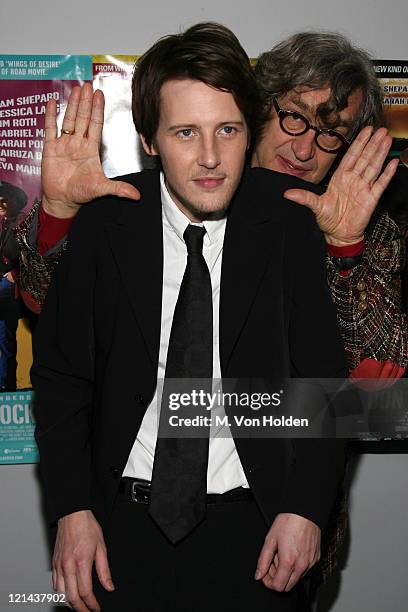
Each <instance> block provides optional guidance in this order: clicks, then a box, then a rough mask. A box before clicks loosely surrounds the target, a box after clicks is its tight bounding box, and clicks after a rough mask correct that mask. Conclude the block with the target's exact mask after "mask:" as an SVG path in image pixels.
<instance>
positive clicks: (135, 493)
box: [130, 482, 149, 504]
mask: <svg viewBox="0 0 408 612" xmlns="http://www.w3.org/2000/svg"><path fill="white" fill-rule="evenodd" d="M137 487H138V483H137V482H132V486H131V488H130V497H131V498H132V501H134V502H139V503H141V504H147V503H148V502H149V500H148V495H147V493H144V492H143V491H140V489H139V490H138V489H137Z"/></svg>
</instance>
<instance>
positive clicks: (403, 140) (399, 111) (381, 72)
mask: <svg viewBox="0 0 408 612" xmlns="http://www.w3.org/2000/svg"><path fill="white" fill-rule="evenodd" d="M374 70H375V72H376V74H377V77H378V78H379V80H380V83H381V85H382V88H383V94H384V113H385V117H386V122H387V126H388V129H389V130H390V134H391V136H392V137H393V139H394V140H393V146H392V155H393V156H398V157H399V158H400V159H401V161H402V162H403V163H404V164H405V165H407V166H408V60H404V61H399V60H375V61H374Z"/></svg>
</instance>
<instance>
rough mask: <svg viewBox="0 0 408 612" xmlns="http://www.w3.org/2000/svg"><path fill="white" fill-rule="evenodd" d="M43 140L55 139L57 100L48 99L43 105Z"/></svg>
mask: <svg viewBox="0 0 408 612" xmlns="http://www.w3.org/2000/svg"><path fill="white" fill-rule="evenodd" d="M44 124H45V142H50V141H51V140H55V138H56V137H57V101H56V100H54V99H52V100H48V102H47V106H46V107H45V122H44Z"/></svg>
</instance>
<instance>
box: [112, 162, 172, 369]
mask: <svg viewBox="0 0 408 612" xmlns="http://www.w3.org/2000/svg"><path fill="white" fill-rule="evenodd" d="M152 175H153V176H152ZM148 178H149V179H151V180H148V181H147V182H145V180H143V181H141V182H140V183H138V184H137V185H136V186H137V187H138V188H140V192H141V195H142V198H141V200H140V201H139V202H132V203H129V205H126V206H124V207H123V208H122V214H121V215H120V216H119V217H118V219H117V220H115V221H113V222H109V223H107V228H108V234H109V239H110V244H111V247H112V251H113V255H114V257H115V260H116V263H117V265H118V268H119V271H120V275H121V277H122V280H123V284H124V286H125V289H126V292H127V294H128V297H129V300H130V303H131V306H132V310H133V312H134V315H135V318H136V321H137V324H138V326H139V328H140V331H141V333H142V335H143V337H144V339H145V342H146V347H147V350H148V353H149V355H150V358H151V360H152V364H153V366H154V367H157V362H158V356H159V344H160V327H161V305H162V286H163V229H162V207H161V198H160V185H159V178H158V175H157V174H153V173H150V176H149V177H148Z"/></svg>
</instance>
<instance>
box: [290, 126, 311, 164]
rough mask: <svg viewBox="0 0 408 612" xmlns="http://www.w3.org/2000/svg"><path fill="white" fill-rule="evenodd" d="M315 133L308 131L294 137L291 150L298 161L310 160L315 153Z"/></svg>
mask: <svg viewBox="0 0 408 612" xmlns="http://www.w3.org/2000/svg"><path fill="white" fill-rule="evenodd" d="M315 135H316V134H315V131H314V130H312V129H310V130H308V131H307V132H305V133H304V134H301V135H300V136H295V137H294V138H293V142H292V150H293V152H294V154H295V156H296V158H297V159H298V160H299V161H307V160H308V159H312V157H313V156H314V154H315V151H316V142H315Z"/></svg>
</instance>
